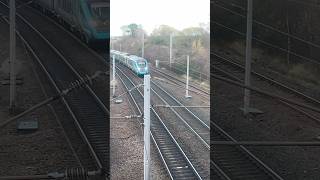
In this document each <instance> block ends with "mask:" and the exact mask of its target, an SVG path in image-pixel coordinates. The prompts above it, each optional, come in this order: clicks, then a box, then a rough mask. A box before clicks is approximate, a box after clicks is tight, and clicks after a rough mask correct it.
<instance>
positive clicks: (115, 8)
mask: <svg viewBox="0 0 320 180" xmlns="http://www.w3.org/2000/svg"><path fill="white" fill-rule="evenodd" d="M110 14H111V18H110V19H111V24H110V29H111V36H119V35H122V31H121V29H120V27H121V26H123V25H128V24H131V23H136V24H141V25H142V27H143V29H145V30H146V31H147V33H148V34H150V33H151V32H152V30H153V29H154V28H156V27H158V26H159V25H161V24H166V25H169V26H172V27H174V28H176V29H178V30H182V29H183V28H186V27H191V26H198V25H199V23H208V22H209V21H210V1H209V0H111V1H110Z"/></svg>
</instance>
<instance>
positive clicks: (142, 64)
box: [137, 61, 147, 68]
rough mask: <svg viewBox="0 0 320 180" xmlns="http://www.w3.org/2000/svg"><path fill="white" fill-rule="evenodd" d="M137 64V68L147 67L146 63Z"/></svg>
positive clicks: (139, 62)
mask: <svg viewBox="0 0 320 180" xmlns="http://www.w3.org/2000/svg"><path fill="white" fill-rule="evenodd" d="M137 64H138V67H139V68H145V67H146V66H147V63H146V61H138V62H137Z"/></svg>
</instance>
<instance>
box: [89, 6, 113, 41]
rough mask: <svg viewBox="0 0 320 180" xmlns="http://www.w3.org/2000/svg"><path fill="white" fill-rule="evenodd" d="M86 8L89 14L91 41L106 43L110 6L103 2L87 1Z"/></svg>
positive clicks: (108, 34)
mask: <svg viewBox="0 0 320 180" xmlns="http://www.w3.org/2000/svg"><path fill="white" fill-rule="evenodd" d="M88 8H89V11H90V14H91V18H90V20H89V25H90V26H91V29H92V31H91V34H92V40H93V41H95V42H101V43H106V42H107V40H108V39H109V37H110V33H109V31H108V30H109V25H110V23H109V16H110V4H109V3H107V2H105V1H104V0H88Z"/></svg>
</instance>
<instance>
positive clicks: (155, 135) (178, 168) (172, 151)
mask: <svg viewBox="0 0 320 180" xmlns="http://www.w3.org/2000/svg"><path fill="white" fill-rule="evenodd" d="M117 75H118V77H119V79H120V80H121V81H122V83H123V85H124V86H125V88H126V89H127V90H128V91H129V90H130V89H133V88H134V87H136V86H137V85H136V84H134V83H133V82H132V81H131V79H130V78H129V77H128V76H127V75H126V74H125V73H124V72H123V71H122V70H121V69H119V68H117ZM130 96H131V97H132V99H131V100H132V101H133V102H134V104H136V106H137V107H136V108H137V110H138V111H139V113H140V114H141V109H142V108H143V94H142V92H140V90H139V89H134V90H132V91H130ZM150 115H151V119H152V121H151V137H152V139H153V142H154V144H155V146H156V148H157V149H158V152H159V154H160V156H161V158H162V160H163V163H164V165H165V167H166V168H167V170H168V173H169V176H170V177H171V179H202V178H201V176H200V174H199V173H198V171H197V170H196V169H195V167H194V165H193V164H192V163H191V161H190V159H189V158H188V157H187V156H186V153H185V152H184V151H183V150H182V148H181V147H180V145H179V144H178V143H177V140H176V139H175V138H174V137H173V135H172V134H171V132H170V131H169V130H168V128H167V126H166V125H165V124H164V122H163V120H162V118H161V117H160V116H159V115H158V113H157V112H156V111H155V110H154V109H153V108H151V114H150Z"/></svg>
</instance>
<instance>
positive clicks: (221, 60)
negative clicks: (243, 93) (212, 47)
mask: <svg viewBox="0 0 320 180" xmlns="http://www.w3.org/2000/svg"><path fill="white" fill-rule="evenodd" d="M212 54H213V55H214V56H215V57H216V58H217V59H215V65H214V66H213V73H215V74H219V75H222V76H225V77H227V78H230V79H233V80H236V81H239V82H243V81H244V80H243V78H239V77H244V73H245V72H244V71H245V67H244V66H242V65H240V64H238V63H236V62H233V61H232V60H230V59H227V58H225V57H223V56H222V55H219V54H217V53H212ZM227 68H228V70H227ZM252 75H254V76H255V77H257V78H258V79H259V80H261V81H262V82H267V83H270V85H271V86H276V87H278V88H280V89H281V90H284V91H285V92H287V93H289V95H292V96H293V97H292V98H294V99H296V100H297V101H305V102H308V103H310V104H312V105H314V106H320V101H319V100H318V99H315V98H313V97H310V96H308V95H306V94H304V93H302V92H300V91H297V90H295V89H293V88H291V87H289V86H287V85H284V84H283V83H281V82H278V81H276V80H274V79H271V78H269V77H267V76H265V75H262V74H260V73H257V72H254V71H252ZM292 98H290V99H292ZM280 102H281V103H283V104H284V105H285V106H288V107H290V108H292V109H294V110H295V111H298V112H300V113H301V114H303V115H305V116H307V117H308V118H310V119H312V120H313V121H315V122H318V123H320V118H319V117H318V116H319V114H317V113H315V112H311V111H307V110H305V109H302V108H298V107H296V106H294V105H291V104H288V103H286V102H283V101H280Z"/></svg>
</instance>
